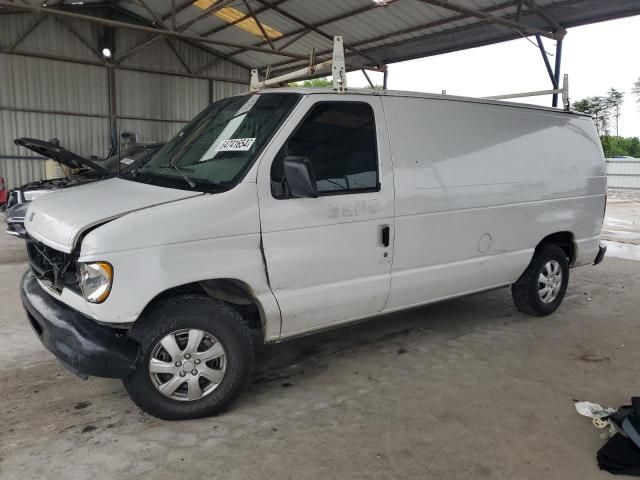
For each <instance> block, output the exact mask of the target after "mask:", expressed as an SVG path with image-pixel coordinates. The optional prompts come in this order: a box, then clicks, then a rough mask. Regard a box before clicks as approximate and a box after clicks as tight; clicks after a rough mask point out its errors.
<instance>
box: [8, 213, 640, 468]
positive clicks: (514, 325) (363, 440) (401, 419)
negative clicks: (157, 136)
mask: <svg viewBox="0 0 640 480" xmlns="http://www.w3.org/2000/svg"><path fill="white" fill-rule="evenodd" d="M616 218H617V217H616ZM615 239H616V238H615V237H614V240H615ZM23 259H24V257H23V254H22V245H21V244H20V243H19V242H16V241H13V240H12V239H10V238H8V237H7V236H6V235H0V384H2V385H3V388H2V392H3V393H2V408H1V409H0V425H1V426H2V428H1V430H0V435H1V436H0V478H1V479H3V480H4V479H7V480H8V479H31V478H61V479H62V478H63V479H65V480H67V479H94V478H100V479H111V478H113V479H116V478H118V479H123V478H127V479H129V478H133V479H136V478H154V479H158V478H171V477H173V476H175V477H177V476H180V478H204V477H205V476H206V477H207V478H224V479H264V478H277V479H288V478H291V479H301V478H304V479H316V478H317V479H323V480H324V479H328V478H337V479H338V478H339V479H346V478H349V479H359V478H362V479H378V478H379V479H383V478H384V479H402V478H406V479H415V478H437V479H440V478H446V479H453V478H473V479H476V478H492V479H501V478H504V479H509V480H512V479H528V478H530V479H536V480H538V479H540V478H562V479H580V480H582V479H586V478H603V479H604V478H611V477H610V476H609V474H607V473H602V472H600V471H599V470H598V468H597V465H596V461H595V453H596V451H597V450H598V448H599V447H600V446H601V445H602V444H603V440H602V439H601V438H599V433H600V432H599V431H598V430H596V429H595V428H594V427H593V426H592V425H591V423H590V422H589V421H588V419H585V418H584V417H581V416H579V415H578V414H577V413H576V412H575V409H574V406H573V403H574V401H576V400H591V401H595V402H599V403H601V404H603V405H607V406H614V407H615V406H618V405H621V404H623V403H628V401H629V397H631V396H632V395H637V394H638V393H639V392H638V391H637V390H635V389H634V386H637V380H638V376H637V368H636V365H638V363H639V362H640V352H639V351H638V348H637V340H638V338H640V323H639V322H638V307H639V306H640V305H639V302H638V293H637V292H638V290H639V289H640V263H638V262H634V261H628V260H620V259H616V258H606V259H605V261H604V263H603V264H601V265H599V266H597V267H583V268H579V269H576V270H572V272H571V275H572V278H571V282H570V285H569V290H568V292H567V297H566V298H565V301H564V303H563V305H562V306H561V308H560V310H559V311H558V312H556V314H554V315H552V316H550V317H546V318H531V317H526V316H524V315H522V314H520V313H518V312H517V311H516V310H515V309H514V307H513V306H512V303H511V298H510V295H509V291H508V290H507V289H501V290H495V291H492V292H488V293H484V294H478V295H474V296H470V297H466V298H462V299H457V300H452V301H448V302H444V303H441V304H437V305H433V306H429V307H426V308H421V309H416V310H413V311H410V312H405V313H402V314H396V315H392V316H387V317H382V318H378V319H374V320H370V321H368V322H366V323H362V324H359V325H356V326H351V327H346V328H342V329H338V330H334V331H332V332H328V333H324V334H321V335H316V336H313V337H309V338H306V339H302V340H297V341H293V342H288V343H285V344H282V345H277V346H270V347H267V348H264V349H262V350H261V351H260V352H259V353H258V369H257V372H256V374H255V378H254V380H253V383H252V386H251V388H250V389H249V391H247V392H245V394H244V396H243V397H242V398H241V400H240V401H239V403H238V404H237V405H236V406H235V407H234V408H233V409H232V410H231V411H229V412H228V413H226V414H225V415H223V416H220V417H217V418H209V419H204V420H196V421H190V422H173V423H171V422H164V421H161V420H157V419H154V418H152V417H150V416H148V415H145V414H143V413H141V412H140V411H139V410H138V409H137V408H136V407H135V406H134V405H133V404H132V403H131V402H130V401H129V400H128V398H127V396H126V393H125V391H124V389H123V387H122V385H121V383H120V382H118V381H114V380H105V379H97V378H91V379H89V380H87V381H82V380H80V379H78V378H76V377H74V376H72V375H71V374H68V373H67V372H66V371H65V370H64V369H63V368H62V367H61V366H60V365H59V364H58V363H57V362H56V360H55V359H54V357H53V356H52V355H51V354H49V353H48V352H47V351H46V350H44V348H43V347H42V346H41V345H40V343H39V341H38V340H37V339H36V337H35V335H34V334H33V333H32V332H31V330H30V327H29V326H28V324H27V322H26V319H25V317H24V314H23V312H22V308H21V306H20V305H19V296H18V289H17V285H18V280H19V278H20V276H21V275H22V272H23V271H24V270H25V268H26V265H25V264H24V263H23Z"/></svg>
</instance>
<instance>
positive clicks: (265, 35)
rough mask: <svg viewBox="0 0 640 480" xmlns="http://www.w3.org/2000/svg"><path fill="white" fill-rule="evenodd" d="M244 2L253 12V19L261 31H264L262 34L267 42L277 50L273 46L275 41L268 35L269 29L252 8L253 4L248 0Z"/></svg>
mask: <svg viewBox="0 0 640 480" xmlns="http://www.w3.org/2000/svg"><path fill="white" fill-rule="evenodd" d="M244 4H245V6H246V7H247V10H249V13H250V14H251V16H252V17H253V20H254V21H255V22H256V24H257V25H258V28H259V29H260V32H262V36H263V37H264V39H265V40H266V41H267V42H269V46H270V47H271V50H275V49H276V47H274V46H273V42H272V41H271V38H270V37H269V35H267V31H266V30H265V29H264V27H263V26H262V22H261V21H260V20H259V19H258V15H256V12H254V11H253V8H251V4H250V3H249V2H248V1H247V0H244Z"/></svg>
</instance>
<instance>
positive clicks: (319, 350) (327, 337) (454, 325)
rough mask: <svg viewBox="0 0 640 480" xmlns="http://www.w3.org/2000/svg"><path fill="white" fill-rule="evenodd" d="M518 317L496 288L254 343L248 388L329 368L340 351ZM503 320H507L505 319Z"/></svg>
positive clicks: (450, 334)
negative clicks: (283, 339)
mask: <svg viewBox="0 0 640 480" xmlns="http://www.w3.org/2000/svg"><path fill="white" fill-rule="evenodd" d="M518 318H523V317H522V315H521V314H519V313H518V312H517V310H516V309H515V307H514V306H513V303H512V302H511V295H510V292H509V290H508V289H506V288H502V289H497V290H492V291H489V292H483V293H478V294H474V295H470V296H466V297H461V298H457V299H452V300H446V301H443V302H439V303H435V304H432V305H427V306H423V307H417V308H414V309H411V310H407V311H403V312H399V313H393V314H387V315H383V316H379V317H375V318H371V319H367V320H363V321H359V322H357V323H354V324H350V325H346V326H339V327H335V328H332V329H330V330H326V331H323V332H320V333H315V334H312V335H308V336H304V337H300V338H296V339H292V340H287V341H283V342H282V343H277V344H270V345H258V344H257V342H256V348H255V360H256V361H255V365H256V366H255V370H254V374H253V379H252V382H251V387H250V388H251V389H252V390H259V389H260V387H261V386H263V385H264V386H267V385H269V384H273V383H276V384H277V383H280V384H283V386H287V385H286V384H287V383H288V381H289V380H290V379H291V378H292V377H296V376H300V375H305V376H309V375H313V372H314V371H320V370H323V369H324V368H326V367H329V366H330V364H331V360H332V359H333V358H335V357H336V356H340V355H346V354H349V355H354V354H355V355H357V354H358V352H359V351H364V350H366V349H371V348H374V349H376V348H377V349H379V348H381V347H384V346H385V345H388V346H389V348H395V349H400V350H403V347H402V345H403V344H404V343H406V342H407V341H408V340H409V339H411V340H415V339H416V338H417V337H424V338H425V341H426V342H432V341H447V340H449V339H452V338H456V337H458V336H460V335H463V334H464V333H466V332H469V331H471V330H472V329H477V328H483V327H486V326H487V325H492V324H495V323H500V324H504V323H505V322H507V323H510V322H512V321H516V320H517V319H518ZM505 319H507V320H505ZM403 339H406V340H403Z"/></svg>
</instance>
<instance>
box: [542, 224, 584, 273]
mask: <svg viewBox="0 0 640 480" xmlns="http://www.w3.org/2000/svg"><path fill="white" fill-rule="evenodd" d="M549 244H552V245H557V246H559V247H560V248H562V250H563V251H564V252H565V253H566V254H567V258H568V259H569V266H572V265H573V264H574V262H575V260H576V253H577V247H576V241H575V235H574V234H573V233H572V232H569V231H562V232H554V233H551V234H549V235H547V236H546V237H544V238H543V239H542V240H540V242H539V243H538V245H536V248H535V250H536V252H538V251H540V249H541V248H542V247H543V246H544V245H549Z"/></svg>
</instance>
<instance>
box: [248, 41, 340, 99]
mask: <svg viewBox="0 0 640 480" xmlns="http://www.w3.org/2000/svg"><path fill="white" fill-rule="evenodd" d="M343 45H344V44H343V41H342V37H341V36H335V37H333V57H332V58H331V59H330V60H325V61H324V62H321V63H318V64H317V65H316V64H315V58H314V52H313V51H312V52H311V56H310V58H309V66H308V67H305V68H302V69H300V70H296V71H294V72H290V73H285V74H284V75H280V76H278V77H274V78H265V79H264V80H262V81H260V77H259V75H258V70H257V69H256V68H254V69H252V70H251V83H250V84H249V91H251V92H257V91H258V90H262V89H263V88H268V87H271V86H280V84H281V83H283V82H289V81H291V80H300V79H303V78H307V77H309V76H310V75H313V74H315V73H317V72H319V71H322V70H325V69H331V74H332V75H333V89H334V90H335V91H337V92H338V93H344V92H345V91H346V90H347V70H346V65H345V61H344V46H343ZM327 73H328V72H327ZM268 76H269V74H268V70H267V77H268Z"/></svg>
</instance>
